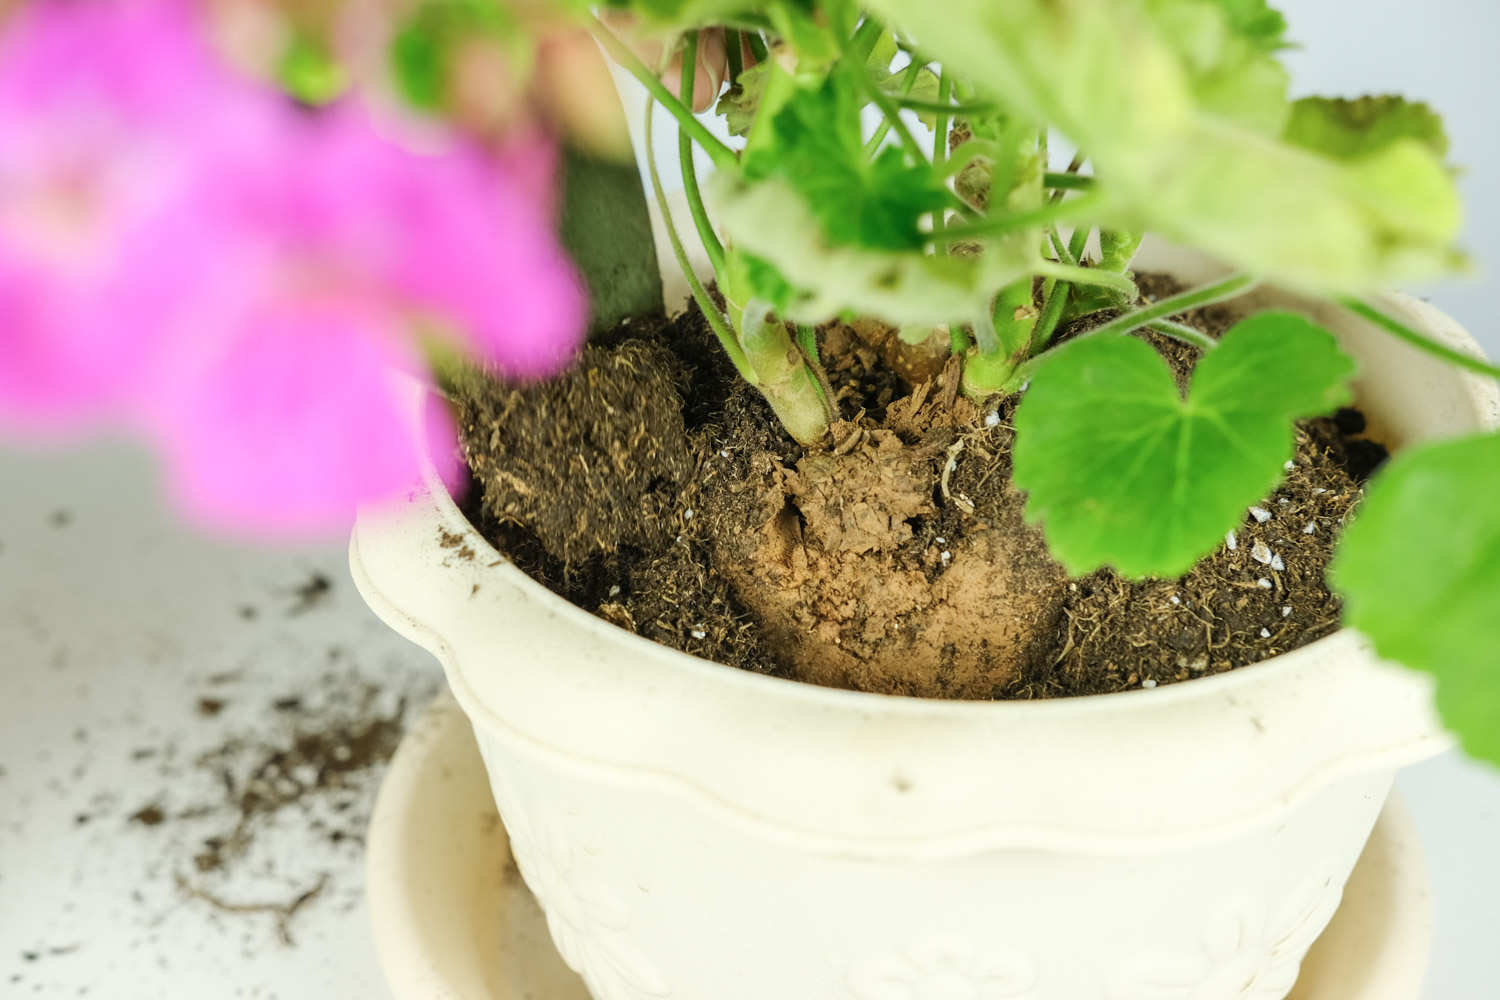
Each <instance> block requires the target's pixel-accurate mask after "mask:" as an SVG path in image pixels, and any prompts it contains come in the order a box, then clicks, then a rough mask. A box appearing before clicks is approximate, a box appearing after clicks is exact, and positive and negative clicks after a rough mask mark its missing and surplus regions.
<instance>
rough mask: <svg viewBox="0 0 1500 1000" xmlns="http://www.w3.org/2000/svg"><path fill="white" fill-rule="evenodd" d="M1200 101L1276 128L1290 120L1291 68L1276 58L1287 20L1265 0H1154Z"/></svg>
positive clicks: (1245, 121)
mask: <svg viewBox="0 0 1500 1000" xmlns="http://www.w3.org/2000/svg"><path fill="white" fill-rule="evenodd" d="M1148 8H1149V9H1150V13H1151V17H1152V19H1153V20H1154V21H1155V22H1156V25H1157V27H1158V29H1159V31H1160V35H1161V37H1162V38H1163V40H1164V41H1165V42H1166V43H1167V44H1168V45H1169V46H1171V47H1172V48H1174V49H1175V50H1176V52H1177V55H1178V57H1179V59H1180V62H1181V65H1182V67H1183V68H1184V69H1185V70H1186V72H1187V77H1188V85H1189V87H1190V88H1191V90H1192V92H1193V96H1194V98H1195V99H1196V100H1197V102H1198V104H1199V106H1200V107H1202V108H1203V109H1205V110H1207V111H1210V112H1212V113H1214V114H1218V115H1222V116H1225V117H1227V118H1232V119H1234V120H1235V121H1237V122H1238V123H1240V124H1241V125H1248V126H1250V127H1252V128H1255V129H1257V130H1259V131H1263V132H1267V133H1271V134H1274V133H1276V132H1278V131H1279V130H1280V129H1281V127H1282V124H1283V123H1284V122H1285V121H1286V112H1287V109H1286V90H1287V73H1286V70H1285V69H1283V68H1282V66H1281V63H1280V62H1279V61H1277V59H1276V58H1275V53H1276V51H1277V50H1278V49H1280V48H1281V47H1282V44H1283V43H1282V40H1281V36H1282V33H1283V32H1284V31H1285V30H1286V22H1285V21H1284V20H1282V19H1281V15H1279V14H1277V13H1276V12H1275V11H1273V10H1271V8H1269V7H1268V6H1266V4H1265V3H1264V2H1263V0H1211V2H1204V0H1150V2H1149V3H1148Z"/></svg>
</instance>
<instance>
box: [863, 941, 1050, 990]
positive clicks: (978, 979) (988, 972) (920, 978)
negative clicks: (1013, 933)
mask: <svg viewBox="0 0 1500 1000" xmlns="http://www.w3.org/2000/svg"><path fill="white" fill-rule="evenodd" d="M848 984H849V995H850V996H851V997H852V998H853V1000H1029V998H1030V997H1031V996H1032V992H1031V991H1032V988H1033V987H1034V986H1036V984H1037V971H1036V963H1035V962H1033V961H1032V960H1031V959H1030V958H1029V957H1027V956H1026V955H1024V954H1022V953H1021V952H1019V951H1017V950H1015V949H1013V948H1008V947H1006V946H1004V945H997V944H993V943H990V944H985V945H984V946H982V947H977V948H976V947H975V946H974V943H973V942H972V941H971V940H970V939H969V938H967V937H965V936H963V935H959V934H943V933H934V934H930V935H927V936H925V937H923V938H921V939H919V940H918V941H916V942H915V943H914V944H912V945H911V947H909V948H907V949H906V950H905V951H895V952H886V953H879V954H874V955H870V956H868V957H867V958H865V959H863V960H862V961H860V962H858V963H857V964H855V965H854V967H853V968H851V969H850V971H849V976H848Z"/></svg>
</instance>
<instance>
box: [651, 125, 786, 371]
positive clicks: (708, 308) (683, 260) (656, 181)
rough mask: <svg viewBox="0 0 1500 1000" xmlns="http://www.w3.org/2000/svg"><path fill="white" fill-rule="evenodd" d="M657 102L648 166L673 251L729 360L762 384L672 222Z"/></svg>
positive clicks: (678, 266) (679, 268)
mask: <svg viewBox="0 0 1500 1000" xmlns="http://www.w3.org/2000/svg"><path fill="white" fill-rule="evenodd" d="M654 104H655V101H654V100H653V99H652V98H651V97H650V96H648V97H647V98H646V150H647V153H646V167H647V173H649V174H650V175H651V191H652V193H653V194H654V195H655V196H656V205H657V207H658V208H659V209H661V218H662V225H664V226H666V229H667V239H668V241H669V242H670V243H671V244H672V254H673V256H675V257H676V258H677V268H678V270H680V271H681V272H682V276H683V278H684V279H685V280H686V281H687V285H688V291H689V292H690V293H691V294H692V296H693V301H694V302H696V303H698V308H699V309H700V310H701V311H702V312H703V318H704V319H705V320H707V321H708V326H709V329H711V330H713V332H714V336H715V337H717V338H718V339H719V343H720V344H721V345H722V346H723V348H724V353H725V354H727V355H729V360H730V361H731V362H732V363H733V364H734V367H735V370H736V371H738V372H739V373H740V377H741V378H743V379H744V380H745V381H746V382H749V383H750V384H751V385H754V386H758V385H759V384H760V378H759V376H757V375H756V373H755V369H754V368H753V367H752V366H751V364H750V362H749V359H747V358H746V357H745V352H744V350H743V349H741V347H740V342H739V339H738V338H737V337H735V335H734V330H733V328H732V327H731V326H730V324H729V321H728V320H727V319H726V318H725V317H724V314H723V313H721V312H720V311H719V307H718V305H717V304H715V302H714V300H713V299H712V298H710V297H709V294H708V290H707V289H705V288H704V287H703V282H701V281H699V280H698V275H697V273H696V272H695V271H694V270H693V265H692V262H691V261H689V260H688V255H687V251H686V250H685V249H684V248H683V245H682V237H681V236H679V235H678V234H677V226H676V224H675V223H674V222H673V221H672V209H671V206H669V205H668V204H667V194H666V192H665V191H664V190H662V186H661V171H660V170H658V169H657V166H656V155H655V153H654V152H653V150H654V149H655V146H653V145H652V131H653V129H652V122H651V119H652V118H653V117H654V115H653V113H652V112H653V111H654V110H655V109H654Z"/></svg>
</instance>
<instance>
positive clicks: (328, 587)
mask: <svg viewBox="0 0 1500 1000" xmlns="http://www.w3.org/2000/svg"><path fill="white" fill-rule="evenodd" d="M332 590H333V581H332V580H330V579H328V577H326V576H324V575H323V574H322V573H314V574H313V575H312V576H310V577H308V578H307V580H306V581H305V582H303V583H299V584H298V585H297V586H296V587H294V588H292V596H293V598H294V599H295V600H294V603H293V604H292V606H291V608H290V609H288V611H287V617H295V616H296V615H300V614H305V613H307V612H308V611H311V610H313V609H314V608H316V607H318V606H319V605H321V604H322V603H323V602H324V601H326V600H327V599H328V595H329V593H331V592H332Z"/></svg>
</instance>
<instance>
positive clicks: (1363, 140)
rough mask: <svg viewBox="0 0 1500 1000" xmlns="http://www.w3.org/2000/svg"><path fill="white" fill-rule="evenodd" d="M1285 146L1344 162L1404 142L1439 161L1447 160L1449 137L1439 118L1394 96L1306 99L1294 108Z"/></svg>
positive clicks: (1297, 103)
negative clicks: (1289, 144) (1290, 145)
mask: <svg viewBox="0 0 1500 1000" xmlns="http://www.w3.org/2000/svg"><path fill="white" fill-rule="evenodd" d="M1286 140H1287V142H1290V143H1291V144H1292V145H1294V146H1301V147H1302V148H1304V149H1311V150H1315V151H1317V152H1319V153H1325V154H1327V155H1328V156H1333V157H1337V158H1338V159H1341V160H1353V159H1358V158H1360V157H1363V156H1369V155H1371V154H1374V153H1379V152H1381V151H1383V150H1385V149H1386V148H1388V147H1390V146H1392V145H1394V144H1396V143H1398V142H1403V141H1415V142H1417V143H1420V144H1421V145H1422V146H1423V147H1424V148H1426V149H1427V150H1428V151H1430V152H1431V153H1432V154H1433V155H1434V156H1436V157H1437V158H1438V159H1440V160H1441V159H1443V158H1444V157H1446V156H1447V155H1448V133H1447V132H1446V131H1444V129H1443V119H1442V118H1441V117H1440V116H1439V115H1438V113H1437V112H1436V111H1433V110H1432V108H1430V107H1429V106H1427V105H1426V104H1423V103H1421V102H1419V101H1408V100H1406V99H1405V98H1404V97H1398V96H1396V95H1394V94H1388V95H1385V96H1381V97H1374V96H1367V97H1360V98H1356V99H1354V100H1350V99H1348V98H1343V97H1304V98H1302V99H1301V100H1300V101H1296V102H1294V103H1293V104H1292V115H1291V118H1289V119H1288V120H1287V125H1286Z"/></svg>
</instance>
